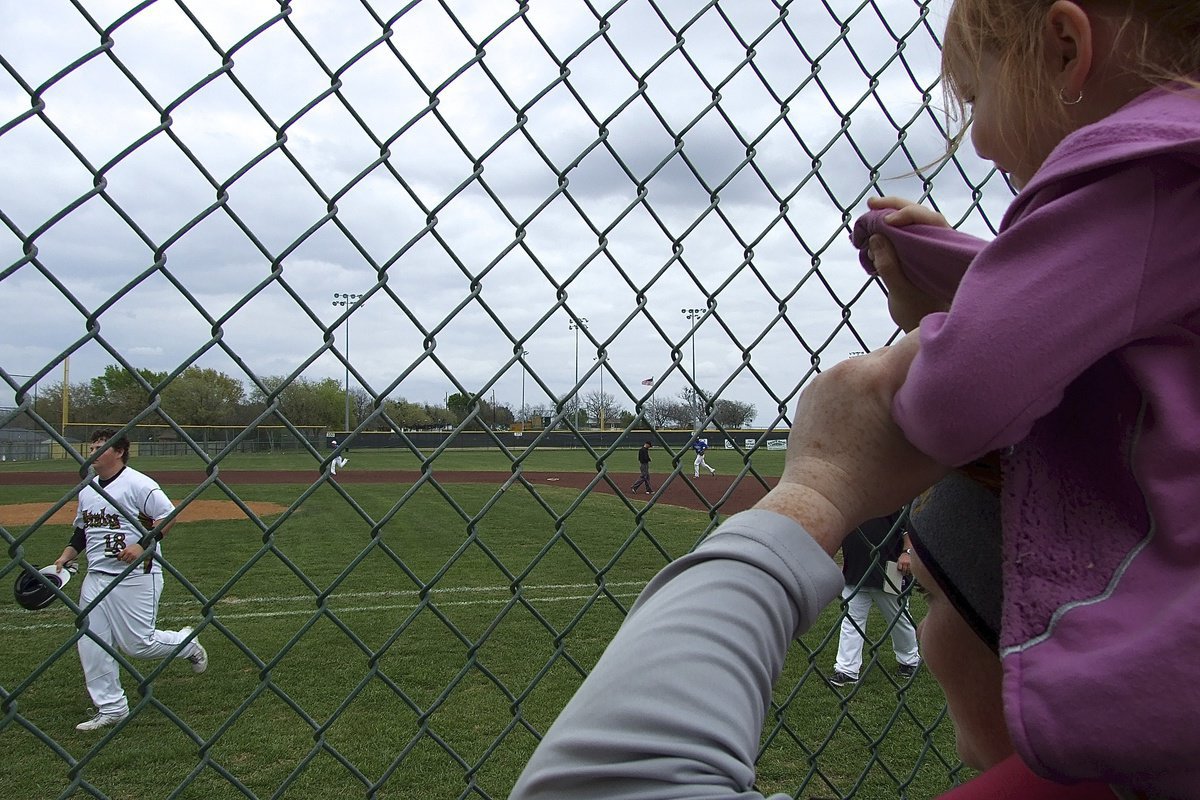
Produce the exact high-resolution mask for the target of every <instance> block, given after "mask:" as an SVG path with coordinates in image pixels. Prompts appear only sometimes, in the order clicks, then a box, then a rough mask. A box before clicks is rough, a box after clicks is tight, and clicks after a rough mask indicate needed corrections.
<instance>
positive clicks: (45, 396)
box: [34, 381, 111, 433]
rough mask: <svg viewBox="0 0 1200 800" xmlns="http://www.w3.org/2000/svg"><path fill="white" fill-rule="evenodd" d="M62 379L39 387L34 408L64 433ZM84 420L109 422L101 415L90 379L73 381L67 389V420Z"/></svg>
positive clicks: (39, 414) (40, 415)
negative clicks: (93, 396) (93, 395)
mask: <svg viewBox="0 0 1200 800" xmlns="http://www.w3.org/2000/svg"><path fill="white" fill-rule="evenodd" d="M62 386H63V385H62V381H59V382H58V383H52V384H50V385H49V386H41V387H39V388H38V394H37V403H36V404H35V405H34V410H35V411H36V412H37V415H38V416H39V417H41V418H42V419H43V420H45V421H46V422H48V423H50V424H51V425H53V426H54V428H55V430H57V431H58V432H59V433H63V431H62V430H61V428H62V411H63V406H62ZM72 419H79V420H83V421H84V422H90V423H97V422H109V421H111V420H106V419H105V418H104V417H102V416H101V415H100V413H99V412H98V410H97V409H96V407H95V401H94V399H93V398H92V388H91V383H90V382H89V381H82V382H80V383H72V384H70V385H69V387H68V389H67V420H68V423H69V421H70V420H72Z"/></svg>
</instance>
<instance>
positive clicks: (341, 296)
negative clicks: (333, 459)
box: [333, 292, 362, 433]
mask: <svg viewBox="0 0 1200 800" xmlns="http://www.w3.org/2000/svg"><path fill="white" fill-rule="evenodd" d="M360 297H362V294H355V293H353V292H334V293H333V304H334V305H335V306H351V305H354V301H355V300H357V299H358V298H360ZM345 431H346V433H349V432H350V315H349V314H347V315H346V428H345Z"/></svg>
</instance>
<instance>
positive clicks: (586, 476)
mask: <svg viewBox="0 0 1200 800" xmlns="http://www.w3.org/2000/svg"><path fill="white" fill-rule="evenodd" d="M219 474H220V478H221V480H222V481H224V482H225V483H226V484H229V485H231V486H238V485H252V484H265V483H297V484H306V483H312V482H313V481H315V480H317V478H318V477H319V474H318V473H316V472H314V471H310V470H291V471H277V472H260V471H257V470H237V469H230V470H224V469H223V470H221V471H220V473H219ZM521 475H522V476H523V477H524V478H525V480H527V481H529V483H531V484H532V485H534V486H557V487H559V488H565V489H583V488H584V487H586V486H589V485H590V484H592V482H593V481H594V482H595V485H594V486H593V487H592V491H596V492H603V493H605V494H615V492H614V491H613V489H612V487H611V486H609V485H608V482H606V481H604V480H599V479H597V477H596V475H595V474H594V473H589V472H522V473H521ZM608 475H609V477H610V478H612V481H613V483H615V484H616V485H617V486H618V487H620V488H621V489H622V490H624V491H625V492H626V493H628V490H629V487H630V486H632V485H633V482H634V481H635V480H637V475H636V474H635V473H632V472H610V473H608ZM421 476H422V473H421V472H419V471H417V470H355V469H353V468H352V467H346V468H343V469H342V471H341V472H339V473H338V474H337V476H336V477H335V478H334V480H336V481H338V482H339V483H342V484H355V483H396V484H406V485H407V484H412V483H416V482H417V481H418V480H420V479H421ZM153 477H154V479H155V480H157V481H158V482H159V483H163V484H175V485H179V484H183V485H187V484H199V483H202V482H203V481H204V480H205V479H206V478H207V477H208V476H207V475H206V474H205V473H204V472H202V471H200V470H195V471H191V470H187V471H174V472H172V471H165V470H164V471H158V472H155V473H153ZM434 477H435V478H436V480H437V481H439V482H441V483H478V484H485V485H497V486H498V485H500V484H503V483H504V482H505V481H507V480H510V479H512V478H513V475H512V473H511V472H457V471H449V470H446V471H439V472H435V473H434ZM77 480H78V477H77V476H76V475H75V474H73V473H69V472H0V486H63V487H69V486H71V485H73V484H74V483H75V482H76V481H77ZM664 480H665V481H666V484H665V486H664ZM768 480H769V481H770V482H771V485H774V483H775V480H776V479H775V478H769V479H768ZM651 481H652V482H653V484H654V489H655V493H654V495H653V496H652V497H649V498H648V497H647V496H646V495H644V494H641V495H638V499H640V500H647V499H650V500H653V501H654V502H656V503H666V504H667V505H672V506H683V507H684V508H693V509H698V510H701V511H703V510H707V509H709V508H711V507H714V506H719V510H720V512H721V513H722V514H733V513H735V512H737V511H744V510H745V509H747V508H749V507H750V506H752V505H754V503H755V502H756V501H758V500H759V499H760V498H761V497H762V496H763V495H764V494H766V492H767V490H766V488H765V487H763V486H762V484H761V483H759V481H758V480H757V479H756V478H753V477H747V478H744V479H743V480H741V481H739V482H738V485H737V486H736V487H734V488H732V489H731V488H730V487H731V485H732V483H733V478H732V477H731V476H728V475H702V476H701V477H699V478H692V477H691V476H688V477H687V478H684V477H683V476H682V475H678V474H676V475H670V476H667V475H662V474H660V475H655V474H653V473H651Z"/></svg>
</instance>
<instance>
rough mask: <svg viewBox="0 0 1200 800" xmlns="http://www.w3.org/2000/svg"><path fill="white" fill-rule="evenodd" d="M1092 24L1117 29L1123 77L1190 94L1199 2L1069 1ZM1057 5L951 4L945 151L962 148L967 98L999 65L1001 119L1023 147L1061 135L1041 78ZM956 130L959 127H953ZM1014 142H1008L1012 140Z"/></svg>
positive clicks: (1042, 1) (1061, 112) (1199, 56)
mask: <svg viewBox="0 0 1200 800" xmlns="http://www.w3.org/2000/svg"><path fill="white" fill-rule="evenodd" d="M1074 2H1075V3H1076V4H1077V5H1078V6H1079V7H1080V8H1082V9H1083V10H1084V11H1085V12H1087V14H1088V16H1089V17H1091V18H1092V20H1093V23H1095V22H1096V21H1097V20H1100V19H1103V20H1105V21H1106V22H1108V23H1110V24H1113V25H1114V26H1115V28H1114V30H1116V32H1117V38H1118V41H1119V42H1121V43H1122V46H1123V48H1124V49H1125V50H1126V52H1127V53H1128V58H1129V63H1128V64H1127V65H1126V69H1127V70H1128V71H1129V72H1130V73H1131V74H1134V75H1136V76H1138V77H1140V78H1142V79H1143V80H1144V81H1145V82H1146V84H1147V88H1150V87H1151V86H1157V85H1163V84H1168V83H1174V82H1183V83H1186V84H1190V85H1192V86H1197V85H1200V83H1198V82H1197V77H1198V73H1200V2H1197V0H1074ZM1053 3H1054V0H954V3H953V5H952V6H951V8H950V15H949V18H948V19H947V21H946V34H945V37H944V39H943V47H942V89H943V93H944V95H945V101H946V113H947V118H948V120H947V121H948V123H950V124H949V125H948V127H947V131H948V134H949V136H950V142H949V151H950V152H953V151H954V150H955V149H956V148H957V147H958V145H959V144H960V143H961V141H962V139H963V137H964V135H965V134H966V130H967V126H968V125H969V124H970V115H969V114H968V112H967V101H968V100H969V97H967V96H966V95H965V94H964V86H969V85H973V84H974V82H975V80H976V77H975V73H976V71H977V70H978V68H979V64H980V62H981V60H982V58H983V57H984V54H988V55H990V56H993V57H995V58H996V64H997V72H998V76H999V77H998V79H997V82H996V83H997V86H998V87H999V89H1000V92H999V96H998V103H999V109H998V111H999V113H1001V114H1003V115H1004V117H1003V118H1006V119H1012V120H1014V122H1015V123H1017V124H1014V126H1013V127H1014V129H1015V131H1017V132H1019V133H1017V134H1016V135H1017V136H1019V137H1020V139H1019V140H1018V141H1017V142H1015V143H1016V144H1018V145H1027V144H1028V143H1029V141H1031V140H1032V139H1033V138H1034V136H1035V135H1036V132H1037V131H1039V130H1040V129H1044V128H1047V127H1060V126H1062V125H1063V124H1065V122H1066V110H1065V108H1064V106H1063V102H1062V101H1061V100H1060V98H1059V96H1058V91H1059V88H1060V87H1058V86H1052V85H1050V81H1049V80H1048V78H1047V76H1046V73H1045V71H1044V70H1043V69H1042V68H1041V65H1042V64H1043V63H1044V58H1045V52H1044V40H1043V35H1042V26H1043V21H1044V19H1045V15H1046V12H1047V11H1048V10H1049V8H1050V6H1051V5H1053ZM955 123H957V125H955ZM1010 135H1011V134H1010Z"/></svg>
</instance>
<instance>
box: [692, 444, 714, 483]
mask: <svg viewBox="0 0 1200 800" xmlns="http://www.w3.org/2000/svg"><path fill="white" fill-rule="evenodd" d="M692 449H693V450H695V451H696V463H695V467H696V475H695V477H697V478H699V477H700V468H701V467H704V468H705V469H706V470H708V474H709V475H716V474H717V471H716V470H715V469H713V468H712V467H710V466H709V465H708V462H707V461H705V460H704V453H705V452H706V451H707V450H708V439H697V440H696V443H695V444H693V445H692Z"/></svg>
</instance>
